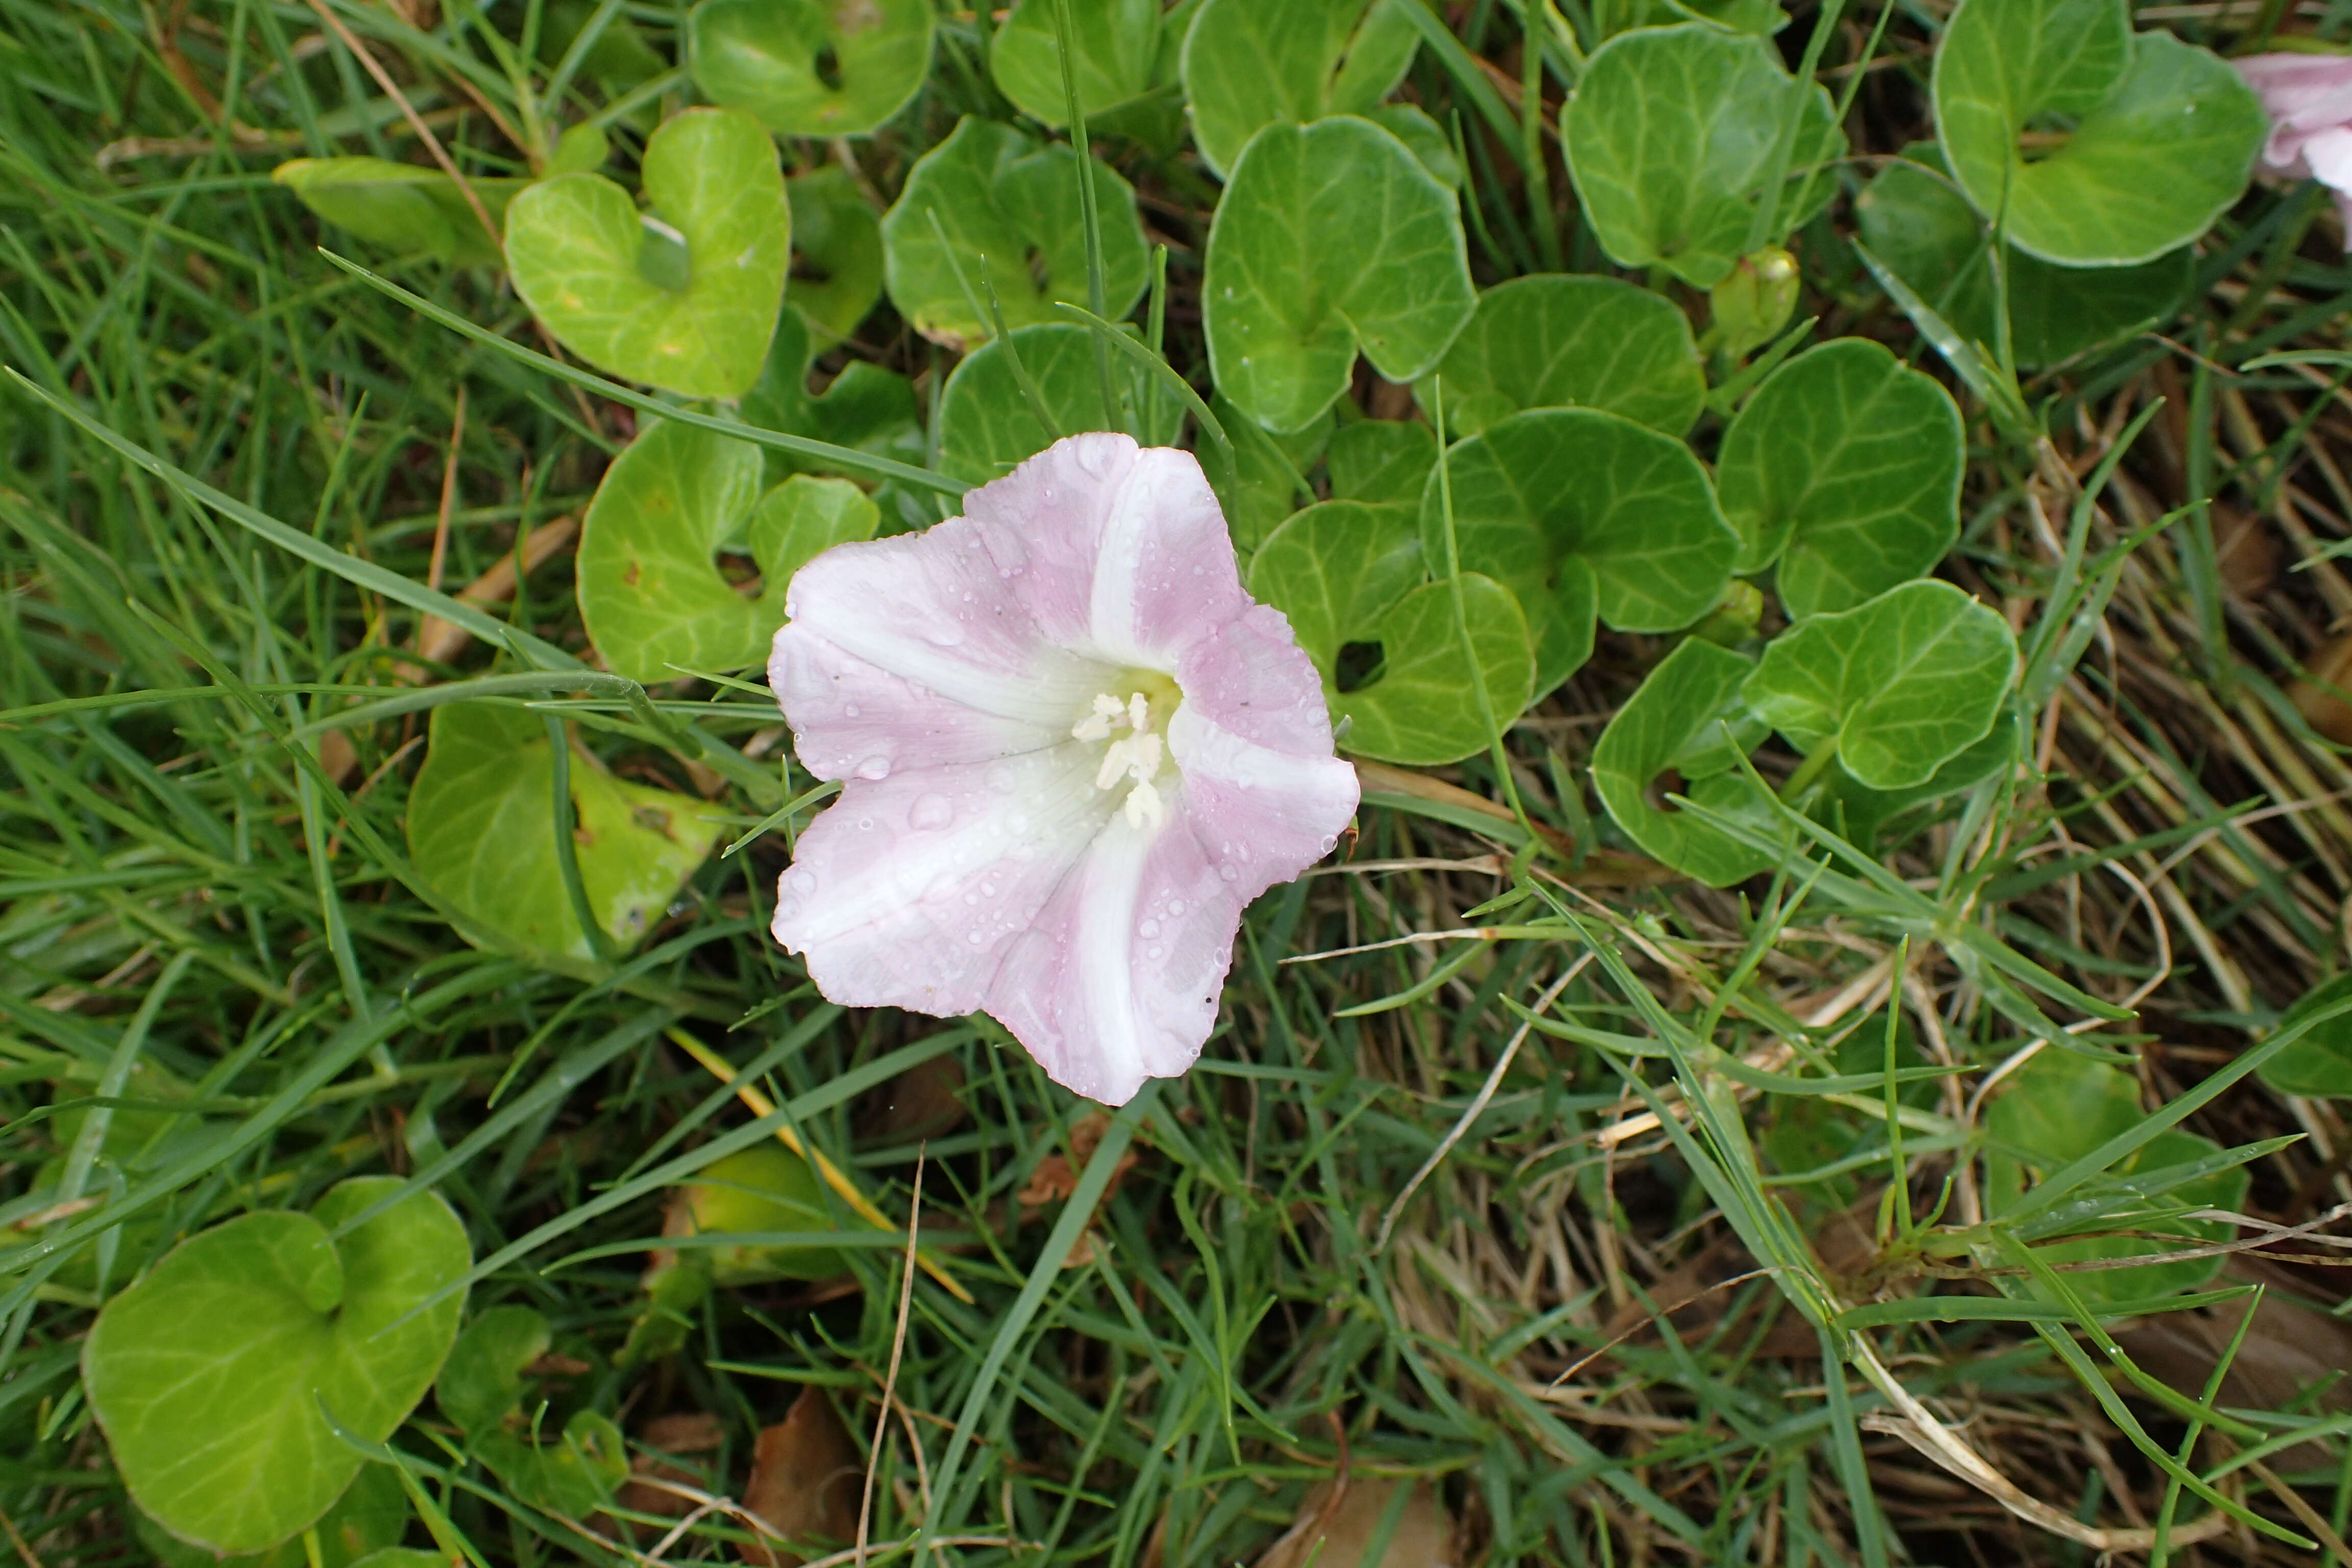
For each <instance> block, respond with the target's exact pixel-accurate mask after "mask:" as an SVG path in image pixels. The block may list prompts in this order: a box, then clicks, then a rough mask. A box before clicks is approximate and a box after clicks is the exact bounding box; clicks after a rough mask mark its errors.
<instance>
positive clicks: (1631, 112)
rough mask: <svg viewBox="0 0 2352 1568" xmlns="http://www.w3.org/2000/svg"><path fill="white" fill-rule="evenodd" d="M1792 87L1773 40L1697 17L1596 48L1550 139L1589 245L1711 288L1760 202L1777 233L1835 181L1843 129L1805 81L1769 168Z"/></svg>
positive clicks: (1739, 249) (1816, 205) (1744, 244)
mask: <svg viewBox="0 0 2352 1568" xmlns="http://www.w3.org/2000/svg"><path fill="white" fill-rule="evenodd" d="M1796 93H1797V88H1796V85H1795V82H1794V80H1793V79H1792V78H1791V77H1790V75H1789V72H1788V70H1787V69H1786V68H1784V67H1783V66H1782V65H1781V63H1780V58H1779V56H1778V55H1776V54H1775V53H1774V52H1773V49H1772V47H1771V46H1770V45H1769V44H1767V43H1766V42H1765V41H1764V40H1763V39H1762V38H1759V37H1755V36H1754V35H1752V34H1745V33H1729V32H1726V31H1724V30H1723V29H1721V28H1719V27H1716V26H1709V25H1706V24H1704V23H1696V22H1690V23H1685V24H1683V25H1681V26H1673V27H1639V28H1636V29H1634V30H1633V31H1632V32H1627V33H1620V34H1618V35H1617V37H1613V38H1612V39H1610V40H1609V42H1608V43H1606V44H1604V45H1602V46H1601V47H1600V48H1599V49H1598V50H1596V51H1594V53H1593V56H1592V58H1591V62H1590V63H1589V64H1588V65H1587V66H1586V68H1585V72H1584V77H1583V79H1582V80H1581V81H1580V82H1579V83H1578V84H1577V89H1576V93H1575V96H1574V97H1572V98H1571V99H1570V100H1569V102H1568V107H1567V108H1566V109H1565V110H1562V111H1561V113H1560V140H1561V142H1563V143H1564V144H1565V146H1566V148H1567V152H1568V163H1569V169H1570V174H1572V175H1573V176H1574V178H1575V181H1576V191H1577V195H1578V196H1579V197H1580V198H1581V199H1582V201H1583V203H1584V209H1585V216H1587V217H1589V218H1590V219H1591V223H1592V228H1593V232H1594V233H1595V234H1596V235H1597V236H1599V237H1600V240H1601V248H1602V249H1603V250H1606V251H1607V252H1608V253H1609V255H1610V258H1612V260H1614V261H1615V262H1617V263H1618V265H1620V266H1622V267H1664V268H1666V269H1667V270H1668V271H1670V272H1672V273H1674V275H1675V277H1677V278H1680V279H1682V280H1683V281H1684V282H1685V283H1689V284H1692V285H1694V286H1695V287H1697V288H1700V289H1711V288H1713V287H1714V286H1715V285H1716V284H1717V283H1719V282H1721V281H1722V280H1723V278H1724V276H1725V275H1726V274H1727V273H1728V272H1729V271H1730V270H1731V268H1732V267H1733V265H1734V264H1735V263H1737V262H1738V259H1739V258H1740V257H1741V256H1742V255H1744V254H1745V253H1746V252H1747V251H1748V249H1749V248H1750V247H1749V245H1748V233H1749V230H1750V227H1751V225H1752V221H1753V218H1754V215H1755V209H1756V206H1757V205H1758V203H1759V201H1761V200H1764V199H1767V197H1768V196H1769V199H1770V200H1772V201H1773V203H1774V206H1773V210H1772V215H1771V216H1770V218H1769V221H1768V222H1767V223H1766V224H1765V226H1764V239H1765V242H1766V243H1768V244H1774V243H1778V242H1779V241H1780V240H1781V239H1782V238H1783V237H1786V236H1787V235H1788V234H1789V233H1790V230H1792V229H1794V228H1795V227H1796V226H1798V225H1800V224H1801V223H1803V222H1804V221H1805V219H1806V218H1807V217H1809V216H1811V215H1812V214H1813V213H1814V212H1815V211H1817V210H1819V209H1820V207H1821V205H1822V204H1823V203H1824V202H1826V201H1828V200H1829V198H1830V197H1831V196H1832V195H1833V194H1835V192H1836V189H1837V179H1836V174H1835V171H1834V170H1833V169H1832V167H1831V165H1832V163H1834V162H1835V161H1836V160H1837V159H1839V158H1842V157H1843V156H1844V155H1845V135H1844V133H1843V132H1841V131H1840V130H1839V129H1838V128H1837V124H1836V122H1835V121H1834V119H1833V118H1832V114H1831V111H1830V98H1829V94H1828V93H1827V92H1826V91H1824V90H1823V89H1822V88H1820V87H1818V86H1809V87H1807V88H1806V89H1804V92H1803V97H1802V100H1801V101H1802V104H1803V110H1802V114H1801V121H1800V123H1799V127H1798V131H1797V136H1796V141H1795V145H1794V147H1793V148H1792V149H1791V153H1790V158H1789V162H1788V164H1787V171H1788V172H1787V175H1786V178H1785V180H1784V181H1783V183H1782V184H1781V187H1780V190H1778V191H1777V192H1770V193H1767V192H1764V191H1763V190H1762V189H1761V187H1762V186H1763V185H1764V184H1765V183H1766V182H1767V181H1769V179H1771V177H1772V169H1773V164H1774V160H1775V158H1776V157H1777V156H1778V153H1779V148H1780V134H1781V127H1782V124H1783V122H1784V121H1785V120H1786V118H1787V112H1788V108H1789V106H1790V104H1791V103H1792V102H1794V101H1797V99H1796V96H1795V95H1796Z"/></svg>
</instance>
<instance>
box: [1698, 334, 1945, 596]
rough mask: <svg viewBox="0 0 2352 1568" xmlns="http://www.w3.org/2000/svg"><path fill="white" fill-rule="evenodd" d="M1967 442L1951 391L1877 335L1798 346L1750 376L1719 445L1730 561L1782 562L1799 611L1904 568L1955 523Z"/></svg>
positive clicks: (1854, 592) (1921, 560) (1908, 572)
mask: <svg viewBox="0 0 2352 1568" xmlns="http://www.w3.org/2000/svg"><path fill="white" fill-rule="evenodd" d="M1965 456H1966V451H1965V448H1964V447H1963V444H1962V440H1961V432H1960V411H1959V409H1958V406H1957V405H1954V403H1953V402H1952V397H1951V394H1949V393H1948V392H1946V391H1945V390H1944V389H1943V387H1942V386H1941V385H1939V384H1937V383H1936V382H1935V381H1934V380H1932V379H1930V378H1929V377H1927V376H1925V375H1922V374H1919V373H1918V372H1917V371H1916V370H1912V369H1909V368H1908V367H1906V365H1904V364H1903V363H1902V362H1901V361H1899V360H1897V359H1896V358H1895V356H1894V355H1893V354H1891V353H1887V352H1886V350H1885V349H1884V348H1882V347H1881V346H1879V345H1878V344H1877V343H1874V342H1870V341H1869V340H1868V339H1866V338H1840V339H1838V340H1837V341H1836V342H1827V343H1823V344H1822V345H1821V346H1820V347H1818V348H1815V349H1810V350H1808V351H1806V352H1805V353H1801V354H1799V355H1798V356H1797V357H1796V358H1794V359H1792V360H1790V361H1789V362H1788V363H1785V364H1783V365H1781V366H1780V369H1778V370H1776V371H1774V372H1773V373H1772V374H1771V375H1770V376H1769V378H1767V380H1766V381H1765V383H1764V384H1763V385H1762V386H1760V387H1758V388H1757V389H1756V394H1755V395H1754V396H1752V397H1750V398H1749V399H1748V403H1747V405H1745V406H1744V407H1742V408H1741V409H1740V411H1739V414H1738V416H1737V417H1736V418H1734V419H1733V420H1732V422H1731V426H1730V428H1728V429H1727V430H1726V431H1725V432H1724V435H1723V445H1722V447H1721V449H1720V451H1719V452H1718V454H1717V458H1716V477H1715V482H1716V493H1717V497H1718V498H1719V499H1720V500H1721V501H1722V503H1723V515H1724V516H1725V517H1726V518H1727V519H1729V520H1730V522H1731V526H1732V527H1733V528H1735V529H1737V530H1738V531H1739V536H1740V551H1741V553H1740V560H1739V570H1740V571H1742V572H1760V571H1762V570H1763V569H1764V568H1765V567H1767V566H1769V565H1770V564H1772V563H1774V562H1776V561H1777V562H1779V563H1780V573H1779V575H1778V577H1777V579H1776V581H1777V583H1778V584H1779V587H1780V602H1781V603H1782V604H1783V605H1787V606H1788V609H1789V614H1790V616H1795V617H1798V618H1802V617H1803V616H1810V615H1812V614H1814V613H1815V612H1817V611H1822V610H1849V609H1852V608H1853V606H1854V605H1859V604H1861V603H1862V602H1863V601H1864V600H1865V599H1869V598H1873V597H1874V596H1876V595H1879V594H1882V593H1884V592H1885V591H1886V590H1887V589H1889V588H1892V587H1894V586H1895V584H1898V583H1906V582H1908V581H1910V580H1911V579H1912V578H1914V577H1916V576H1918V575H1919V574H1921V573H1923V572H1926V571H1927V570H1929V569H1930V568H1932V567H1933V566H1934V565H1935V564H1936V563H1937V562H1938V561H1940V560H1942V559H1943V557H1944V552H1945V551H1946V550H1947V549H1948V548H1949V547H1950V545H1951V542H1952V541H1953V540H1954V539H1955V538H1957V537H1958V534H1959V528H1960V510H1959V509H1960V467H1961V463H1962V461H1963V459H1964V458H1965Z"/></svg>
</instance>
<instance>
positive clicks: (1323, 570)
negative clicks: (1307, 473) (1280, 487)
mask: <svg viewBox="0 0 2352 1568" xmlns="http://www.w3.org/2000/svg"><path fill="white" fill-rule="evenodd" d="M1424 575H1425V573H1424V570H1423V559H1422V552H1421V542H1420V541H1419V539H1418V538H1417V537H1416V533H1415V529H1414V526H1413V521H1412V512H1411V511H1410V510H1406V509H1405V508H1402V507H1389V506H1373V505H1368V504H1366V503H1364V502H1361V501H1344V500H1335V501H1324V502H1322V503H1320V504H1319V505H1316V506H1311V507H1308V508H1307V510H1304V511H1301V512H1299V513H1298V514H1297V516H1295V517H1293V518H1291V519H1290V520H1289V521H1287V522H1285V523H1284V524H1283V525H1282V526H1281V527H1280V528H1277V529H1276V530H1275V531H1274V532H1273V533H1272V534H1270V535H1268V536H1267V538H1266V541H1265V543H1264V544H1263V545H1261V546H1260V547H1259V548H1258V552H1257V554H1256V556H1255V558H1254V559H1253V560H1252V561H1251V563H1250V592H1251V593H1252V594H1254V595H1256V596H1257V597H1258V598H1260V599H1263V600H1265V602H1266V603H1268V604H1270V605H1274V606H1275V607H1276V609H1279V610H1280V611H1282V612H1283V614H1284V615H1286V616H1289V618H1290V626H1291V630H1292V631H1293V632H1294V633H1295V634H1296V635H1297V638H1298V646H1299V647H1302V648H1304V649H1306V651H1307V658H1310V659H1312V660H1314V662H1315V668H1316V669H1317V671H1318V673H1320V674H1321V676H1322V677H1323V693H1324V696H1325V698H1326V699H1327V700H1328V701H1329V703H1330V706H1331V714H1332V717H1333V718H1334V719H1335V720H1344V721H1347V729H1346V732H1345V733H1344V734H1343V735H1342V736H1341V737H1340V741H1339V744H1340V745H1341V746H1342V747H1344V748H1345V749H1346V750H1348V751H1350V752H1355V753H1356V754H1357V755H1358V756H1362V757H1373V758H1377V759H1379V760H1380V761H1382V762H1390V763H1408V764H1411V765H1415V766H1432V765H1434V764H1436V763H1450V762H1454V761H1457V760H1458V759H1460V758H1462V757H1465V756H1468V755H1469V754H1470V753H1472V752H1477V751H1482V750H1484V749H1485V748H1486V744H1487V743H1488V742H1489V741H1490V740H1492V738H1493V737H1492V736H1491V735H1490V734H1489V733H1488V732H1487V730H1486V724H1485V722H1484V721H1482V720H1481V719H1480V717H1479V713H1478V704H1477V701H1476V700H1475V697H1474V696H1473V695H1472V693H1473V691H1474V690H1475V686H1474V684H1473V681H1474V677H1473V672H1472V666H1471V664H1470V660H1469V658H1468V657H1467V656H1466V655H1465V651H1464V649H1463V646H1462V635H1461V630H1460V628H1459V627H1458V626H1456V624H1455V620H1454V594H1453V588H1452V586H1451V585H1450V584H1445V583H1429V582H1424V581H1423V577H1424ZM1462 593H1463V598H1464V602H1465V605H1464V607H1465V612H1466V619H1467V622H1468V625H1469V627H1470V641H1471V645H1472V647H1474V648H1475V650H1476V656H1477V660H1478V663H1477V667H1476V668H1477V670H1478V672H1479V673H1480V674H1482V675H1483V676H1484V679H1485V680H1486V695H1487V700H1489V701H1490V702H1491V703H1492V704H1493V707H1494V714H1495V721H1496V723H1498V724H1508V723H1509V722H1510V721H1512V720H1513V719H1516V718H1517V717H1518V715H1519V712H1520V710H1522V709H1524V708H1525V707H1526V706H1527V705H1528V701H1529V700H1530V699H1531V698H1532V697H1533V695H1534V679H1535V670H1534V662H1533V659H1532V658H1531V656H1530V653H1529V649H1528V634H1527V624H1526V621H1525V619H1524V617H1523V616H1522V615H1521V613H1520V611H1519V607H1518V605H1517V603H1516V602H1515V601H1514V600H1513V599H1512V597H1511V595H1510V593H1509V591H1508V590H1507V589H1505V588H1504V587H1503V586H1501V585H1500V584H1496V583H1494V582H1491V581H1489V580H1488V579H1486V578H1484V577H1480V576H1476V575H1475V574H1469V573H1465V574H1463V577H1462Z"/></svg>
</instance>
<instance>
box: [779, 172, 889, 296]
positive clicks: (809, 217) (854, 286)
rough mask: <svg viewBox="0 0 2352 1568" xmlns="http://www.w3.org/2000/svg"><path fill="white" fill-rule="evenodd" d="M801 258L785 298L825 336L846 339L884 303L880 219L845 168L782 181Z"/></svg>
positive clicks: (786, 289) (794, 245)
mask: <svg viewBox="0 0 2352 1568" xmlns="http://www.w3.org/2000/svg"><path fill="white" fill-rule="evenodd" d="M784 194H785V195H786V197H787V198H788V199H789V200H790V202H791V204H792V209H793V252H794V253H795V254H796V255H797V257H798V258H799V264H798V266H797V267H795V268H794V269H793V275H792V277H791V279H789V280H788V281H787V282H786V283H785V284H784V299H785V300H786V301H787V302H788V303H790V304H793V305H797V306H798V307H800V311H801V314H803V315H804V316H806V317H807V318H808V319H809V322H810V324H811V325H813V326H814V327H815V328H816V329H817V330H818V331H822V332H824V334H825V335H826V336H827V337H834V338H845V337H847V336H849V334H850V333H852V332H854V331H856V330H857V323H858V322H860V321H864V320H865V319H866V313H867V312H868V311H870V310H873V309H874V304H875V301H876V300H879V299H881V298H882V217H881V215H880V214H878V213H877V212H876V211H875V210H874V208H873V207H872V206H871V205H868V204H867V202H866V198H865V196H864V195H860V194H859V192H858V189H857V184H856V181H854V180H852V179H851V178H850V177H849V173H848V171H847V170H845V169H842V168H838V167H835V165H832V164H827V165H826V166H825V167H824V168H822V169H814V170H811V171H810V172H809V173H807V174H795V175H793V177H792V178H791V179H789V180H786V181H785V182H784Z"/></svg>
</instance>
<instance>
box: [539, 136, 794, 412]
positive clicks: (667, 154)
mask: <svg viewBox="0 0 2352 1568" xmlns="http://www.w3.org/2000/svg"><path fill="white" fill-rule="evenodd" d="M645 194H646V201H647V203H648V204H649V205H651V207H652V211H651V212H650V213H649V214H647V215H646V216H643V217H640V216H639V215H638V212H637V206H636V204H635V202H633V201H631V200H630V199H629V194H628V193H627V192H626V191H625V190H623V189H621V187H620V186H618V185H616V184H614V183H613V182H612V181H610V180H608V179H606V178H604V175H602V174H564V175H562V176H559V177H558V178H556V179H552V180H548V181H546V182H544V183H542V184H536V185H533V186H532V187H531V188H530V189H529V190H527V191H525V192H523V193H522V194H521V195H519V196H517V197H516V198H515V199H514V204H513V205H512V206H510V207H509V209H508V215H507V265H508V268H509V269H510V270H511V271H512V273H513V275H514V284H515V292H517V293H518V294H520V295H521V296H522V300H523V303H524V304H526V305H529V306H530V310H531V313H532V314H533V315H535V316H537V317H538V318H539V319H540V320H541V321H543V322H544V323H546V326H547V330H548V331H551V332H553V333H554V334H555V335H556V336H557V337H558V338H560V339H562V341H563V343H564V346H565V347H567V348H569V349H571V350H572V352H573V353H577V354H579V355H580V357H581V358H583V359H584V360H587V361H588V362H589V363H592V364H593V365H595V366H596V367H597V368H598V369H600V370H605V371H609V372H611V373H612V374H614V375H619V376H625V377H627V378H628V379H630V380H632V381H642V382H646V383H649V384H652V385H655V386H660V387H667V388H668V389H669V390H670V391H672V392H681V393H684V394H686V395H688V396H689V397H735V396H739V395H741V394H743V393H745V392H748V391H749V390H751V384H752V383H753V382H754V381H756V380H758V379H759V375H760V364H761V360H762V359H764V358H765V357H766V354H767V352H768V334H769V332H770V331H772V330H773V328H774V326H775V322H776V308H777V306H778V305H779V304H780V303H781V302H782V300H783V297H784V273H785V270H786V268H787V267H788V266H789V264H790V261H791V243H790V242H791V237H792V209H791V207H790V205H788V203H787V201H786V199H785V196H784V180H783V174H782V172H781V171H780V170H779V169H778V167H777V163H776V144H775V142H772V141H771V140H770V139H769V137H768V133H767V132H765V131H762V130H761V129H760V125H759V122H758V121H755V120H753V119H752V118H751V116H750V115H748V114H744V113H741V112H740V111H737V110H719V109H689V110H687V111H686V112H685V113H683V114H680V115H677V116H676V117H674V118H673V119H671V120H670V121H667V123H665V124H664V125H663V126H662V128H661V129H660V130H658V131H656V132H654V134H653V138H652V140H650V141H649V142H646V156H645ZM681 249H682V252H683V254H682V255H681V254H680V252H681ZM681 261H682V262H683V264H684V265H683V266H682V267H681V266H680V265H679V263H680V262H681Z"/></svg>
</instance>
